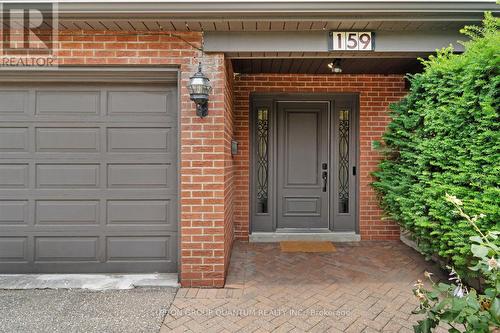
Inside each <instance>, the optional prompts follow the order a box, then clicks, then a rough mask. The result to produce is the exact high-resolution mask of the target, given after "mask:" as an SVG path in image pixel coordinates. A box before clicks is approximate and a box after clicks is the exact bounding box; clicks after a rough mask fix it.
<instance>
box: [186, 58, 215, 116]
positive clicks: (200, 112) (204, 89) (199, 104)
mask: <svg viewBox="0 0 500 333" xmlns="http://www.w3.org/2000/svg"><path fill="white" fill-rule="evenodd" d="M187 88H188V90H189V97H190V98H191V100H192V101H193V102H195V103H196V115H197V116H199V117H200V118H203V117H206V116H207V115H208V95H209V94H210V92H211V91H212V87H211V86H210V80H209V79H208V77H206V76H205V74H203V72H202V71H201V62H200V64H199V65H198V72H196V73H195V74H194V75H193V76H191V77H190V78H189V85H188V86H187Z"/></svg>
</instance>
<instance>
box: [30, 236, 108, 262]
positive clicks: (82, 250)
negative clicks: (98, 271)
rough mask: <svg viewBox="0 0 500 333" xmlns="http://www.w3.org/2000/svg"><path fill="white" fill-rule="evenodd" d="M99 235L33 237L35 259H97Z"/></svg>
mask: <svg viewBox="0 0 500 333" xmlns="http://www.w3.org/2000/svg"><path fill="white" fill-rule="evenodd" d="M98 252H99V237H35V261H68V260H70V261H98V260H99V258H98Z"/></svg>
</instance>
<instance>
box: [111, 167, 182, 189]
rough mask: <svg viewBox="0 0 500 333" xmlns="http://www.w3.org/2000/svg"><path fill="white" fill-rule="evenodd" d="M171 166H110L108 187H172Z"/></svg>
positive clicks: (173, 178)
mask: <svg viewBox="0 0 500 333" xmlns="http://www.w3.org/2000/svg"><path fill="white" fill-rule="evenodd" d="M173 173H174V167H173V166H172V165H170V164H108V187H111V188H112V187H167V188H168V187H172V186H175V185H176V184H171V181H173V180H175V175H173Z"/></svg>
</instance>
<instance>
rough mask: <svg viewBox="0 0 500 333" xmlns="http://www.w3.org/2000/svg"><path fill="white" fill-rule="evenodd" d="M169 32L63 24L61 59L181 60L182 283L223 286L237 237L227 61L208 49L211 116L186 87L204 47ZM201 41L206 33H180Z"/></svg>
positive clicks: (104, 62)
mask: <svg viewBox="0 0 500 333" xmlns="http://www.w3.org/2000/svg"><path fill="white" fill-rule="evenodd" d="M168 34H169V33H168V32H160V33H158V32H156V33H151V32H148V31H144V32H140V31H129V32H106V31H64V32H61V35H60V37H59V42H60V46H59V51H58V52H57V56H58V59H59V64H60V65H82V66H85V65H89V66H98V65H99V66H100V65H122V66H125V65H142V66H149V65H175V66H178V67H179V68H180V75H181V83H180V98H181V101H180V118H181V125H180V132H181V142H180V144H181V156H180V159H181V167H180V189H179V191H180V203H181V212H180V230H179V235H180V239H181V245H180V251H181V283H182V285H183V286H204V287H220V286H223V284H224V275H225V271H226V268H227V264H228V262H229V255H230V252H229V251H230V248H231V244H232V233H230V231H232V214H233V210H232V203H231V200H232V195H233V194H232V193H233V190H232V186H231V184H232V178H231V172H232V170H231V168H232V161H231V159H230V154H229V155H228V147H229V143H228V140H229V136H230V134H231V133H232V120H228V119H230V117H226V112H227V113H228V114H232V108H231V105H232V102H231V101H230V100H231V99H232V98H231V92H230V91H228V92H226V90H230V89H231V86H230V85H227V84H226V82H227V80H226V75H228V76H230V74H228V73H229V72H230V69H228V70H226V62H225V59H224V55H223V54H211V55H205V56H204V57H203V59H202V62H203V70H204V72H205V73H206V74H207V75H208V76H209V78H210V80H211V83H212V87H213V92H212V94H211V96H210V102H209V116H208V117H206V118H204V119H200V118H198V117H197V116H196V113H195V106H194V104H193V103H192V102H191V101H190V100H189V93H188V91H187V89H186V85H187V83H188V80H189V77H190V76H191V75H192V74H193V73H194V72H195V71H196V69H197V64H198V61H199V60H200V56H201V54H200V52H199V51H197V50H196V49H194V48H193V47H191V46H189V45H188V44H187V43H185V42H183V41H181V40H180V39H178V38H175V37H171V36H169V35H168ZM176 34H177V35H181V36H182V37H183V38H184V39H185V40H187V41H189V42H190V43H193V44H195V45H197V46H200V45H201V38H202V36H201V33H194V32H191V33H190V32H188V33H179V32H176Z"/></svg>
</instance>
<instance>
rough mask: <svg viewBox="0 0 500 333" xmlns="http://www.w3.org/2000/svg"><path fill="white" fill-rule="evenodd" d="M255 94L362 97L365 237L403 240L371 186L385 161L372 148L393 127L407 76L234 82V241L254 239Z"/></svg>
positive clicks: (262, 77) (271, 77)
mask: <svg viewBox="0 0 500 333" xmlns="http://www.w3.org/2000/svg"><path fill="white" fill-rule="evenodd" d="M252 92H286V93H329V92H331V93H334V92H349V93H359V95H360V117H359V121H360V133H359V140H360V165H359V177H360V185H359V186H360V197H359V202H360V214H359V225H360V234H361V238H362V239H363V240H392V239H399V227H398V226H397V225H396V224H394V223H391V222H387V221H382V220H381V215H382V212H381V210H380V208H379V206H378V200H377V197H376V194H375V192H374V190H373V189H372V187H371V186H370V183H371V182H372V181H373V178H372V176H371V172H373V171H374V170H375V169H376V167H377V163H378V161H379V159H380V156H379V154H378V153H377V152H376V151H374V150H373V148H372V142H373V141H374V140H378V139H380V137H381V135H382V133H383V132H384V131H385V128H386V126H387V124H388V122H389V120H390V119H389V116H388V105H389V104H390V103H392V102H395V101H398V100H399V99H400V98H401V97H403V96H404V94H405V83H404V79H403V76H402V75H347V74H343V75H305V74H255V75H250V74H248V75H247V74H245V75H238V76H237V77H236V80H235V90H234V96H235V131H236V132H235V136H236V138H237V140H238V141H239V142H240V153H239V154H238V156H236V158H235V162H234V163H235V184H236V188H235V190H236V193H235V199H234V205H235V221H234V223H235V236H236V238H238V239H243V240H246V239H248V233H249V207H248V206H249V113H248V112H249V101H250V93H252Z"/></svg>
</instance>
